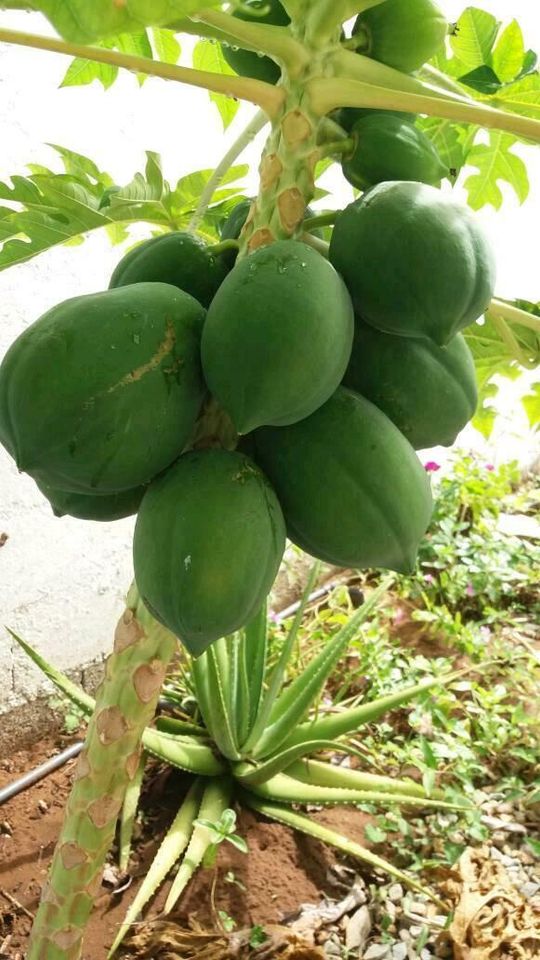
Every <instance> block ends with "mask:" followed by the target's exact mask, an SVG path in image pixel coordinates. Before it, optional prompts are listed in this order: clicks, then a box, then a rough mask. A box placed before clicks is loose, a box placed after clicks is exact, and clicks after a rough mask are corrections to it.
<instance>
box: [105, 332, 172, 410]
mask: <svg viewBox="0 0 540 960" xmlns="http://www.w3.org/2000/svg"><path fill="white" fill-rule="evenodd" d="M165 323H166V328H167V329H166V333H165V337H164V338H163V340H162V341H161V343H160V345H159V347H158V348H157V350H156V352H155V354H154V356H153V357H151V358H150V360H148V361H147V362H146V363H143V364H141V366H140V367H136V369H135V370H130V372H129V373H126V374H125V376H123V377H122V379H121V380H119V381H118V383H115V384H114V385H113V386H112V387H109V389H108V390H107V393H114V391H115V390H118V389H119V388H120V387H127V386H129V385H130V384H131V383H137V382H138V381H139V380H142V378H143V377H144V376H146V374H147V373H152V371H153V370H156V369H157V367H159V366H161V364H162V363H163V361H164V360H165V358H166V357H168V355H169V354H170V353H172V351H173V350H174V346H175V344H176V331H175V329H174V324H173V322H172V320H171V319H170V317H167V319H166V321H165Z"/></svg>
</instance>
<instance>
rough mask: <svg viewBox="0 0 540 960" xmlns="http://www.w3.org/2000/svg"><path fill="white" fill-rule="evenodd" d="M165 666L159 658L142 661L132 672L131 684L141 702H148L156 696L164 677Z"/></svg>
mask: <svg viewBox="0 0 540 960" xmlns="http://www.w3.org/2000/svg"><path fill="white" fill-rule="evenodd" d="M165 673H166V668H165V665H164V664H163V663H162V662H161V660H153V661H152V663H143V664H141V666H140V667H137V669H136V670H135V672H134V674H133V686H134V688H135V693H136V694H137V697H138V698H139V700H140V701H141V703H150V701H151V700H153V699H154V697H157V695H158V694H159V691H160V690H161V685H162V683H163V681H164V679H165Z"/></svg>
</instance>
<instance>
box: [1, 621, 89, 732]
mask: <svg viewBox="0 0 540 960" xmlns="http://www.w3.org/2000/svg"><path fill="white" fill-rule="evenodd" d="M6 630H7V632H8V633H9V635H10V636H11V637H12V638H13V639H14V640H15V642H16V643H18V644H19V646H20V647H21V648H22V649H23V650H24V652H25V653H26V654H27V656H29V657H30V660H32V662H33V663H35V665H36V667H38V668H39V669H40V670H41V672H42V673H44V674H45V676H46V677H48V679H49V680H50V681H51V682H52V683H54V685H55V686H56V687H58V689H59V690H61V691H62V693H64V694H65V695H66V697H67V698H68V700H71V702H72V703H74V704H75V705H76V706H77V707H79V708H80V709H81V710H83V711H84V713H86V714H88V715H89V714H91V713H92V710H93V709H94V706H95V700H94V698H93V697H91V696H90V695H89V694H88V693H85V692H84V690H82V689H81V687H79V686H77V684H76V683H73V681H72V680H70V679H69V678H68V677H66V675H65V673H62V672H61V671H60V670H57V669H56V667H53V666H52V664H50V663H48V661H47V660H45V658H44V657H42V656H41V654H40V653H38V652H37V650H35V649H34V647H32V646H30V644H29V643H28V642H27V641H26V640H23V639H22V637H19V636H18V634H16V633H15V632H14V631H13V630H11V629H10V628H9V627H6Z"/></svg>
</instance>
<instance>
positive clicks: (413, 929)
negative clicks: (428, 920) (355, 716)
mask: <svg viewBox="0 0 540 960" xmlns="http://www.w3.org/2000/svg"><path fill="white" fill-rule="evenodd" d="M422 929H423V928H422V927H417V926H416V924H415V923H413V924H412V926H410V927H409V933H410V935H411V937H412V938H413V940H416V937H419V936H420V934H421V933H422Z"/></svg>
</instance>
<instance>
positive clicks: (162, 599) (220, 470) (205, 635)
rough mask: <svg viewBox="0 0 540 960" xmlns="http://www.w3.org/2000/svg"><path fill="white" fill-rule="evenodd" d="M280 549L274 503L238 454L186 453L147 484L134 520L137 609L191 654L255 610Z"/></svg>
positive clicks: (280, 525) (281, 531) (281, 534)
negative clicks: (140, 606) (149, 615)
mask: <svg viewBox="0 0 540 960" xmlns="http://www.w3.org/2000/svg"><path fill="white" fill-rule="evenodd" d="M284 549H285V522H284V520H283V514H282V512H281V508H280V505H279V503H278V500H277V497H276V495H275V493H274V491H273V489H272V487H271V486H270V484H269V482H268V480H267V479H266V477H265V476H264V474H263V473H262V472H261V470H260V469H259V468H258V467H257V466H256V464H255V463H254V462H253V461H252V460H251V459H250V458H249V457H246V456H244V455H243V454H241V453H236V452H235V453H230V452H228V451H225V450H198V451H193V452H191V453H186V454H184V455H183V456H181V457H180V459H179V460H177V462H176V463H175V464H173V466H172V467H170V469H169V470H167V471H166V472H165V473H164V474H163V475H162V476H161V477H158V478H156V479H155V480H154V481H153V483H151V484H150V487H149V489H148V492H147V494H146V495H145V497H144V499H143V501H142V504H141V506H140V509H139V513H138V516H137V523H136V526H135V537H134V542H133V558H134V565H135V580H136V582H137V586H138V588H139V592H140V594H141V596H142V598H143V601H144V603H145V604H146V606H147V607H148V609H149V610H150V611H151V612H152V613H153V615H154V616H155V617H156V618H157V619H158V620H159V621H160V622H161V623H163V624H165V626H166V627H168V628H169V630H172V632H173V633H175V634H176V635H177V636H178V637H179V638H180V639H181V640H182V642H183V643H184V644H185V645H186V647H187V648H188V650H189V652H190V653H191V654H193V655H195V656H198V655H199V654H201V653H203V651H204V650H205V649H206V647H207V646H208V645H209V644H211V643H213V641H214V640H217V639H218V638H219V637H224V636H226V635H228V634H231V633H233V632H234V631H235V630H238V629H240V627H243V626H244V625H245V624H246V623H248V621H249V620H250V619H251V618H252V617H253V616H254V615H255V614H256V613H257V611H258V610H259V609H260V607H261V606H262V604H263V603H264V600H265V599H266V596H267V594H268V593H269V591H270V588H271V586H272V584H273V582H274V579H275V577H276V574H277V572H278V568H279V565H280V562H281V558H282V555H283V551H284Z"/></svg>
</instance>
